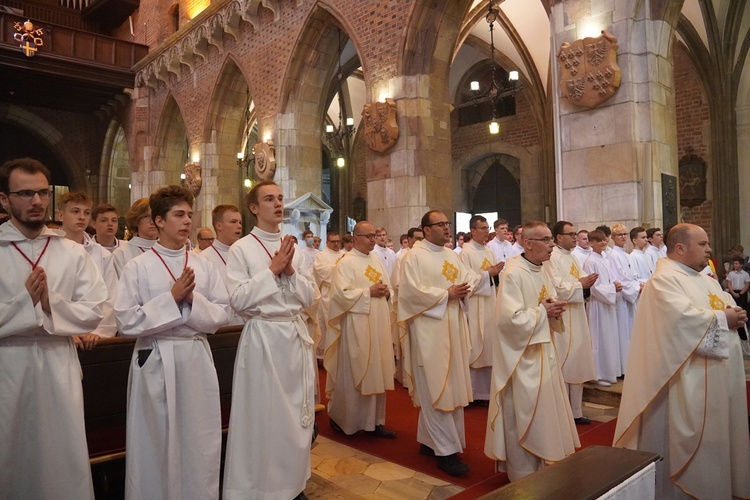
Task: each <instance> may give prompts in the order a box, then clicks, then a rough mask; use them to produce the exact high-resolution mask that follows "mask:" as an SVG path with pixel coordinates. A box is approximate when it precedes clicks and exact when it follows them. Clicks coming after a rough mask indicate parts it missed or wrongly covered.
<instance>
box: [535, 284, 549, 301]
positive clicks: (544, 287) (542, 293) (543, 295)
mask: <svg viewBox="0 0 750 500" xmlns="http://www.w3.org/2000/svg"><path fill="white" fill-rule="evenodd" d="M547 297H549V292H548V291H547V285H542V289H541V290H539V302H537V305H539V304H541V303H542V301H543V300H544V299H546V298H547Z"/></svg>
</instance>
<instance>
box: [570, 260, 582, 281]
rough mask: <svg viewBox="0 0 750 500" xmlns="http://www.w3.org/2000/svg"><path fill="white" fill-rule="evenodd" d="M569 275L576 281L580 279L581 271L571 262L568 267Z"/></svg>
mask: <svg viewBox="0 0 750 500" xmlns="http://www.w3.org/2000/svg"><path fill="white" fill-rule="evenodd" d="M570 275H571V276H573V277H574V278H575V279H578V278H580V277H581V271H579V270H578V266H576V263H575V262H573V263H572V264H571V265H570Z"/></svg>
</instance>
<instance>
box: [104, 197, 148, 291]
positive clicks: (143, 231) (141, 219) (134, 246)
mask: <svg viewBox="0 0 750 500" xmlns="http://www.w3.org/2000/svg"><path fill="white" fill-rule="evenodd" d="M125 224H126V225H127V226H128V230H129V231H130V232H131V233H133V234H134V235H135V236H133V237H132V238H130V239H129V240H128V241H126V242H123V243H122V244H121V245H120V246H119V247H118V248H117V249H116V250H115V251H114V252H112V259H113V260H114V263H115V271H116V272H117V277H118V278H120V277H122V270H123V269H124V268H125V264H127V263H128V262H130V261H131V260H133V259H134V258H136V257H138V256H139V255H141V254H143V253H146V252H147V251H148V250H149V249H151V247H152V246H154V243H156V238H157V237H158V236H159V232H158V231H157V230H156V226H155V225H154V220H153V219H152V218H151V208H150V207H149V204H148V198H141V199H139V200H136V201H135V203H133V204H132V205H131V206H130V209H129V210H128V213H127V214H125Z"/></svg>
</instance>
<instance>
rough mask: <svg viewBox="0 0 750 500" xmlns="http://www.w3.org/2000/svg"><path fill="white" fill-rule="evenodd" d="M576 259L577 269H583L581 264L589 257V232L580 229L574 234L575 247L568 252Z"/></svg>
mask: <svg viewBox="0 0 750 500" xmlns="http://www.w3.org/2000/svg"><path fill="white" fill-rule="evenodd" d="M570 253H571V254H573V256H574V257H575V258H576V259H578V267H579V268H580V269H583V263H584V262H586V259H588V258H589V255H591V244H590V243H589V232H588V231H586V230H585V229H581V230H580V231H578V233H577V234H576V247H575V248H574V249H573V250H571V252H570Z"/></svg>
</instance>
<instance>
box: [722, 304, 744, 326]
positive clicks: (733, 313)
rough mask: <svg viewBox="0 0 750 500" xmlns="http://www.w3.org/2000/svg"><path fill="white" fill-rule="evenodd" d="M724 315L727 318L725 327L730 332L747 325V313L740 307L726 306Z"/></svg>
mask: <svg viewBox="0 0 750 500" xmlns="http://www.w3.org/2000/svg"><path fill="white" fill-rule="evenodd" d="M724 314H725V315H726V317H727V326H728V327H729V329H730V330H736V329H738V328H740V327H743V326H745V324H746V323H747V311H745V310H744V309H743V308H741V307H737V306H727V308H726V309H724Z"/></svg>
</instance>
